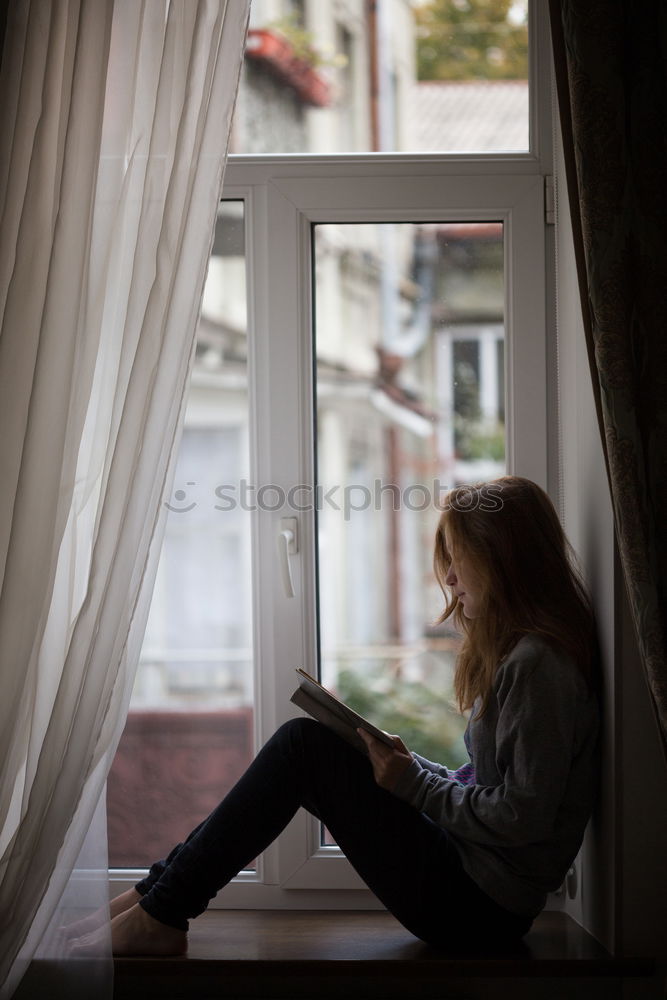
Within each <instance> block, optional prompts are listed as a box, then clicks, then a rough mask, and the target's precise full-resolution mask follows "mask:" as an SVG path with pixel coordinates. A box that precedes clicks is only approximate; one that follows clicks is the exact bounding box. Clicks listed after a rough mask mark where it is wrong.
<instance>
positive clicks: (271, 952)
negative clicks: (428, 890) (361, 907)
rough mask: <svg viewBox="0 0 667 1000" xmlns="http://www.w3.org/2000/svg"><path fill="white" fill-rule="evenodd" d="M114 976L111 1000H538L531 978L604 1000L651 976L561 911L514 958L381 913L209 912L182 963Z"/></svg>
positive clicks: (120, 968)
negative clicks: (452, 950)
mask: <svg viewBox="0 0 667 1000" xmlns="http://www.w3.org/2000/svg"><path fill="white" fill-rule="evenodd" d="M471 934H472V935H474V929H471ZM115 973H116V974H115V982H116V985H115V992H114V997H115V1000H131V998H134V997H135V996H136V997H139V996H141V997H142V1000H150V998H151V997H156V998H157V997H159V998H160V1000H166V998H172V997H173V998H181V997H186V996H196V997H198V998H199V1000H204V998H206V997H214V996H215V997H219V998H225V997H229V998H231V997H234V998H236V997H257V998H259V997H266V998H283V997H284V998H289V1000H296V998H297V997H304V998H305V997H309V998H311V1000H312V998H317V1000H322V998H325V997H334V996H335V997H338V996H340V997H345V998H346V1000H355V998H357V997H364V998H366V997H382V998H390V997H401V998H402V1000H408V998H409V997H411V996H413V995H414V996H415V997H420V998H426V997H436V996H438V997H443V996H445V994H444V993H443V987H444V986H446V996H447V998H449V997H459V996H461V997H477V996H481V997H483V996H489V997H491V996H493V997H496V996H510V995H511V996H512V997H519V996H524V995H525V996H527V997H529V996H531V995H532V996H546V995H547V994H546V993H544V992H543V991H541V992H539V993H535V992H534V991H535V989H536V986H537V980H549V979H550V980H560V987H559V988H560V989H562V991H563V992H562V994H561V995H567V997H568V1000H572V998H574V997H575V996H579V993H577V992H576V983H575V980H577V981H579V982H588V983H589V984H590V982H591V980H592V979H596V980H599V981H600V986H601V988H602V989H603V990H604V991H606V992H600V993H599V995H600V996H612V995H613V993H612V992H610V989H611V985H610V984H616V983H620V982H621V981H622V980H623V979H627V978H629V977H651V976H652V974H653V963H652V962H651V961H649V960H646V959H629V958H620V959H619V958H614V957H612V956H610V955H609V954H608V953H607V952H606V951H605V950H604V948H602V947H601V945H600V944H599V943H598V942H597V941H596V940H595V939H594V938H593V937H591V935H590V934H588V933H587V932H586V931H585V930H583V929H582V928H581V927H580V926H579V925H578V924H576V923H575V922H574V921H573V920H571V919H570V918H569V917H567V916H566V915H565V914H562V913H544V914H542V915H541V916H540V917H539V918H538V919H537V920H536V922H535V924H534V926H533V928H532V929H531V931H530V933H529V934H528V935H527V936H526V938H525V939H524V941H523V942H522V945H521V947H519V948H517V949H516V950H514V951H512V952H506V953H504V954H500V953H499V954H492V955H490V954H469V955H465V956H462V955H460V954H459V955H456V954H447V953H444V952H440V951H436V950H434V949H431V948H429V947H428V946H426V945H424V944H422V943H421V942H419V941H417V940H416V939H415V938H414V937H412V935H411V934H409V933H408V932H407V931H406V930H405V929H404V928H403V927H402V926H401V925H400V924H399V923H398V922H397V921H396V920H395V919H394V918H393V917H392V916H391V915H390V914H388V913H386V912H384V911H373V912H359V911H345V912H341V911H336V912H321V911H284V910H283V911H278V910H210V911H209V912H208V913H205V914H203V915H202V916H201V917H199V918H198V919H197V920H196V921H194V922H193V923H192V925H191V930H190V945H189V951H188V954H187V956H184V957H179V958H119V959H116V960H115ZM563 980H569V981H570V982H569V983H568V984H566V983H564V982H563ZM491 981H493V982H494V983H495V984H496V985H495V986H494V987H493V990H492V992H490V987H489V983H490V982H491ZM603 981H604V983H605V984H606V985H604V986H603ZM503 982H504V983H505V986H504V987H503V985H502V983H503ZM510 984H511V986H510ZM522 984H523V987H525V990H526V992H525V994H524V992H523V991H522ZM531 984H532V985H531ZM459 989H462V990H464V992H459ZM586 990H587V992H585V993H582V994H581V995H582V996H588V997H593V996H597V995H598V994H597V993H595V992H591V991H590V985H589V986H587V987H586ZM531 991H533V992H532V993H531ZM549 995H551V994H549ZM553 995H559V994H558V993H556V994H553Z"/></svg>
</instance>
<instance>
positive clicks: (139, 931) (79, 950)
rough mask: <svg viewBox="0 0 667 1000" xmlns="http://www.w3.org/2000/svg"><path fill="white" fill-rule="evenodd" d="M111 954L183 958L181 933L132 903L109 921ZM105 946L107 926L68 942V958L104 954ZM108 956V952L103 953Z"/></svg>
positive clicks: (185, 947) (185, 940)
mask: <svg viewBox="0 0 667 1000" xmlns="http://www.w3.org/2000/svg"><path fill="white" fill-rule="evenodd" d="M110 927H111V950H112V953H113V954H114V955H184V954H185V953H186V951H187V950H188V938H187V935H186V933H185V931H179V930H177V929H176V928H175V927H169V925H168V924H162V923H160V921H159V920H155V918H154V917H151V916H150V914H148V913H146V911H145V910H144V909H142V908H141V906H138V905H137V904H135V905H134V906H131V907H130V909H128V910H124V911H122V912H121V913H119V914H118V915H117V916H115V917H114V918H113V920H112V921H111V925H110ZM108 946H109V924H105V925H104V926H103V927H100V928H99V929H98V930H96V931H93V932H92V933H91V934H85V935H84V936H83V937H80V938H77V939H76V941H72V942H71V943H70V947H69V949H68V955H69V957H70V958H86V957H90V956H92V955H100V954H104V953H105V951H106V950H107V949H108ZM107 953H108V952H107Z"/></svg>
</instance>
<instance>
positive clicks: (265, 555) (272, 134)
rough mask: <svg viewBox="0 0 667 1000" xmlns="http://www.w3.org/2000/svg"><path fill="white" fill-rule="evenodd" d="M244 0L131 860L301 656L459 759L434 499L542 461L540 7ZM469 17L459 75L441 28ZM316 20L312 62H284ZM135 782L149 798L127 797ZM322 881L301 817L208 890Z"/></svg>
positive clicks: (142, 711)
mask: <svg viewBox="0 0 667 1000" xmlns="http://www.w3.org/2000/svg"><path fill="white" fill-rule="evenodd" d="M482 7H483V8H484V10H487V13H488V19H490V21H491V22H492V23H487V21H482V20H481V14H480V11H481V8H482ZM371 8H373V9H375V11H376V16H375V17H371V15H370V13H369V12H370V11H371ZM447 9H448V10H449V11H450V13H451V14H452V15H453V20H450V25H449V28H448V29H447V30H444V29H442V26H441V24H440V21H439V20H438V19H439V17H440V14H442V13H443V12H445V11H446V10H447ZM466 11H467V15H466V17H467V19H466V17H463V14H464V13H465V12H466ZM485 16H486V15H485ZM252 19H253V20H252V22H251V29H252V31H251V34H250V36H249V39H248V51H247V59H246V62H245V67H244V73H243V80H242V86H241V91H240V94H239V100H238V104H237V112H236V118H235V125H234V138H233V150H234V155H232V156H231V157H230V161H229V164H228V168H227V174H226V180H225V190H224V200H223V202H222V204H221V207H220V213H219V219H218V225H217V228H216V236H215V241H214V247H213V254H212V258H211V265H210V268H209V274H208V279H207V284H206V290H205V295H204V303H203V310H202V317H201V321H200V326H199V332H198V341H197V351H196V357H195V362H194V368H193V375H192V384H191V389H190V397H189V402H188V408H187V412H186V417H185V428H184V433H183V439H182V443H181V450H180V453H179V459H178V466H177V469H176V477H175V481H174V490H173V494H172V496H170V497H166V498H165V503H166V504H167V505H168V507H169V517H168V524H167V530H166V536H165V543H164V548H163V556H162V563H161V566H160V570H159V574H158V581H157V584H156V589H155V596H154V601H153V607H152V609H151V614H150V618H149V624H148V629H147V633H146V640H145V643H144V649H143V651H142V656H141V663H140V667H139V672H138V676H137V684H136V689H135V693H134V695H133V701H132V706H131V711H130V716H129V720H128V727H127V730H126V733H125V735H124V737H123V741H122V742H121V746H120V749H119V755H118V757H117V760H116V763H115V764H114V768H113V770H112V773H111V777H110V781H109V818H110V819H109V822H110V852H111V864H112V866H115V867H117V868H118V869H119V870H122V869H125V870H126V871H125V873H124V874H123V872H122V871H119V873H118V875H117V876H116V877H117V878H118V879H121V878H122V877H125V876H127V877H128V878H129V877H130V873H129V872H128V871H127V869H133V870H134V869H141V868H142V867H145V866H146V865H147V864H148V863H150V861H152V860H154V858H155V857H156V856H163V854H164V851H165V850H167V849H168V848H169V846H171V843H172V842H174V841H175V840H178V839H182V837H183V836H184V835H185V834H186V833H187V832H188V829H189V828H190V826H191V825H192V824H193V823H194V822H196V821H198V820H199V819H200V818H201V815H202V814H203V813H205V812H206V811H207V810H208V809H210V808H212V807H213V806H214V805H215V804H216V803H217V801H218V799H219V797H220V795H221V794H222V793H224V791H225V789H226V788H227V787H228V786H229V784H230V783H231V782H232V781H233V780H234V778H235V776H236V775H237V773H238V772H239V770H240V769H242V768H243V767H244V766H245V765H246V764H247V763H248V762H249V761H250V759H251V758H252V756H253V754H254V752H255V750H256V749H257V747H258V746H259V745H261V743H262V742H264V740H265V739H266V738H267V737H268V736H269V735H270V733H271V732H272V731H273V730H274V729H275V726H276V725H277V724H279V723H280V722H282V721H283V720H284V719H286V718H288V717H290V716H292V715H294V714H295V711H294V708H293V706H292V705H291V704H290V701H289V697H290V695H291V693H292V691H293V689H294V687H295V683H296V682H295V674H294V668H295V667H296V666H302V667H305V668H306V669H308V670H309V671H310V672H311V673H316V674H319V676H320V677H321V678H322V680H323V681H324V682H325V683H327V684H329V685H330V686H332V687H335V688H336V689H337V690H338V691H339V692H340V693H341V694H342V695H343V696H344V697H345V698H347V699H348V700H349V701H350V703H352V704H354V705H355V706H356V707H357V708H358V709H359V710H361V711H362V712H363V713H364V714H368V715H369V716H370V717H373V718H375V721H377V722H378V723H379V724H380V725H382V726H383V727H384V728H388V729H392V730H395V731H399V732H401V734H402V735H403V736H404V738H406V740H407V742H408V743H409V744H410V745H411V746H412V747H413V748H414V749H416V750H418V751H419V752H421V753H424V754H425V755H426V756H431V757H435V758H436V759H439V760H442V761H443V762H444V763H447V764H449V765H450V766H456V764H457V763H459V762H460V760H461V759H462V754H463V752H464V751H463V747H462V742H461V737H462V731H463V722H462V720H461V719H460V718H459V717H458V716H457V714H456V713H455V712H454V710H453V708H452V704H451V702H452V691H451V677H452V670H453V663H454V658H455V653H456V644H457V637H456V636H455V635H454V634H453V633H452V632H451V631H450V630H448V629H446V628H444V627H440V628H437V629H436V628H433V627H432V625H431V622H432V621H433V620H434V619H435V618H436V617H437V615H438V613H439V610H440V595H439V594H438V593H437V591H436V588H435V585H434V581H433V579H432V572H431V566H430V562H431V547H432V538H433V531H434V528H435V524H436V522H437V504H438V500H439V499H440V498H441V496H442V493H443V492H444V490H445V489H447V488H448V487H450V486H453V485H457V484H459V483H462V482H467V481H470V480H472V479H477V478H487V477H489V476H495V475H498V474H501V473H502V471H503V470H505V469H510V470H517V471H520V472H521V473H522V474H525V475H528V476H530V477H531V478H533V479H535V480H536V481H538V482H541V483H543V484H545V483H546V458H545V455H546V404H545V394H546V374H545V369H546V365H545V355H546V346H545V345H546V317H545V311H546V310H545V301H546V291H545V289H546V286H547V284H548V281H549V277H548V275H547V270H546V267H547V265H546V261H547V254H546V246H547V236H546V231H545V221H544V218H545V217H544V204H543V202H544V174H547V173H549V172H550V159H549V156H550V153H549V148H548V147H549V139H550V135H551V128H550V121H549V115H550V107H551V104H550V97H549V93H548V88H545V86H544V79H545V78H546V79H548V70H542V71H541V72H540V66H541V65H542V63H541V62H540V59H539V53H540V52H545V53H548V37H547V36H546V31H547V27H546V24H545V22H544V20H543V19H541V16H540V14H539V12H538V5H537V4H535V5H533V4H530V5H528V4H523V5H522V4H520V3H513V4H511V3H509V2H503V0H498V2H497V3H496V4H488V3H486V4H483V5H481V4H478V3H476V2H475V0H466V2H465V3H463V2H461V3H458V2H455V0H451V2H448V3H445V2H440V0H433V2H430V0H425V2H423V3H419V4H410V3H408V2H405V0H378V3H377V4H375V5H369V4H366V3H365V2H363V0H345V2H342V0H338V2H335V3H334V2H333V0H331V2H329V0H304V2H302V3H300V4H294V3H289V2H287V0H285V2H281V0H273V2H269V0H266V2H262V0H254V2H253V7H252ZM476 19H477V22H476ZM494 19H495V20H494ZM475 22H476V23H477V28H475V27H474V25H475ZM503 25H504V27H503ZM528 28H529V29H530V46H529V45H528V40H527V39H528ZM429 31H430V32H431V35H429V34H428V32H429ZM447 32H449V34H447ZM473 36H474V37H475V38H476V41H475V46H476V48H475V51H476V52H477V58H476V61H475V63H474V74H473V78H472V79H470V78H466V77H465V75H464V76H463V78H462V77H461V73H462V72H463V71H462V70H461V69H460V68H457V67H456V65H455V63H456V53H457V52H458V51H459V49H461V47H462V46H464V40H465V39H467V42H466V44H468V42H470V39H471V38H472V37H473ZM500 36H502V38H503V39H504V41H503V44H502V45H501V44H500V41H498V39H499V38H500ZM522 39H523V40H522ZM276 40H278V43H280V46H282V49H276V48H275V45H274V43H276ZM510 42H511V44H510ZM288 43H289V44H288ZM471 44H472V43H471ZM272 46H274V47H273V48H271V47H272ZM503 46H505V48H503ZM508 46H509V47H508ZM309 47H310V50H311V56H310V57H309V58H310V60H311V63H312V62H313V59H314V57H313V55H312V52H313V51H315V50H317V52H318V53H320V56H321V59H322V60H324V61H320V62H319V64H318V66H317V67H314V66H313V65H311V66H310V70H311V71H312V73H311V74H310V75H309V74H305V75H304V76H303V77H301V78H300V79H297V76H296V75H295V73H294V69H295V67H294V58H295V53H296V52H297V50H301V49H303V50H304V51H306V50H308V48H309ZM529 48H530V51H531V53H532V55H531V57H530V60H529V58H528V51H529ZM431 49H434V50H435V53H436V54H435V55H433V52H431ZM494 49H498V50H499V51H494ZM279 51H282V53H283V54H282V55H279ZM270 52H273V53H274V54H273V55H270ZM445 52H446V53H447V55H446V58H444V57H443V58H444V63H445V64H446V65H444V64H443V59H440V60H439V59H438V58H437V54H438V53H441V54H442V53H445ZM288 56H289V59H288ZM324 57H326V59H325V58H324ZM318 58H320V57H318ZM471 58H472V57H469V61H470V59H471ZM281 59H282V60H283V62H280V60H281ZM285 60H287V62H285ZM290 60H291V61H290ZM464 62H465V60H464ZM504 62H507V64H508V66H509V65H511V67H512V68H511V69H507V67H506V70H505V71H504V72H505V75H503V73H501V72H500V69H499V67H501V65H503V64H504ZM529 63H530V67H531V71H530V73H529V71H528V67H529ZM443 65H444V68H443ZM544 65H545V66H547V67H548V62H544ZM517 66H520V67H521V69H520V71H519V69H517V68H516V67H517ZM429 67H430V68H429ZM288 70H289V72H288ZM313 73H314V75H313ZM436 73H437V74H445V75H444V77H441V76H440V75H436ZM507 73H509V74H510V75H509V76H508V75H507ZM428 74H431V76H429V75H428ZM447 74H449V75H447ZM457 74H459V75H457ZM512 74H518V76H516V77H515V76H513V75H512ZM510 85H511V87H510ZM475 87H477V88H481V89H480V90H479V93H483V94H484V95H485V96H484V98H483V100H481V101H480V103H479V104H478V108H479V109H480V110H479V115H477V112H473V105H472V104H471V103H470V101H471V100H472V97H471V95H472V93H473V90H474V88H475ZM512 87H514V88H515V89H516V92H519V91H521V93H522V95H523V96H522V99H521V101H520V102H519V101H517V102H516V103H513V102H514V97H515V95H514V96H512V100H511V101H510V99H509V96H508V95H509V93H510V90H511V88H512ZM429 88H433V90H434V92H437V94H438V95H439V96H438V97H437V102H438V103H437V104H435V103H430V104H429V101H430V98H429V96H428V94H429ZM418 94H420V95H421V97H420V98H419V100H420V101H422V104H421V105H420V107H421V110H419V111H417V110H415V109H416V104H415V102H416V100H417V95H418ZM443 95H447V96H446V97H444V96H443ZM496 101H497V102H498V103H495V102H496ZM318 102H319V103H318ZM383 102H384V103H383ZM447 102H449V104H447ZM447 108H449V110H447ZM501 108H502V111H501V110H500V109H501ZM429 109H430V110H429ZM531 109H532V110H531ZM476 116H477V117H476ZM530 122H532V123H533V126H532V127H531V128H529V123H530ZM429 123H430V124H429ZM457 123H458V124H457ZM462 123H465V124H466V125H467V127H468V128H469V131H468V132H467V133H465V135H466V136H467V137H466V138H465V139H464V138H461V136H463V135H464V132H463V131H460V130H459V126H460V125H461V124H462ZM503 123H504V124H503ZM420 129H423V130H424V132H423V135H427V134H428V136H429V137H430V138H426V139H425V138H423V137H422V138H421V139H417V138H416V136H417V135H418V132H419V130H420ZM492 129H493V130H495V131H494V135H495V138H493V136H491V131H492ZM419 134H421V133H419ZM508 151H509V152H508ZM464 152H465V153H466V154H467V153H470V154H471V155H464ZM286 519H287V520H286ZM285 527H290V529H292V530H293V531H294V535H295V537H294V546H293V548H294V551H291V552H288V551H287V550H286V549H285V548H284V547H281V545H280V544H279V542H280V539H281V537H282V535H281V533H282V531H284V529H285ZM190 794H191V795H192V802H191V805H186V804H185V803H186V801H187V796H188V795H190ZM146 796H149V797H150V801H151V803H152V808H151V810H144V809H142V810H133V808H132V801H133V799H134V800H139V799H141V801H144V802H145V801H146ZM174 803H177V807H174ZM131 814H134V815H136V816H139V815H142V816H143V815H149V817H150V825H151V829H154V828H156V827H160V826H162V828H163V830H165V835H164V837H163V838H162V840H161V841H160V842H159V843H157V842H154V841H152V840H150V841H149V831H148V830H143V829H138V828H136V825H135V826H132V821H133V815H131ZM186 814H187V815H186ZM162 815H164V816H165V817H167V816H174V815H176V816H177V817H178V823H179V826H178V830H176V829H172V828H171V827H170V828H169V830H168V834H167V832H166V820H165V822H164V823H163V822H162V821H161V820H159V819H156V816H162ZM137 822H138V820H137ZM334 887H335V888H337V889H338V890H339V891H342V890H345V889H355V890H358V889H359V888H360V883H359V882H358V879H357V877H356V875H355V874H354V873H353V872H352V871H351V869H349V866H347V862H345V859H343V858H342V857H341V855H340V853H339V852H338V850H337V848H336V847H335V845H334V844H332V843H331V842H330V839H329V838H328V836H327V834H326V831H322V830H320V828H319V826H318V825H317V824H315V823H314V822H311V820H310V819H309V818H308V817H305V816H299V817H297V819H296V820H295V822H294V823H293V824H292V826H291V827H290V829H289V830H288V831H287V832H286V834H285V835H284V836H283V838H282V839H281V840H280V841H279V843H278V844H276V845H274V847H272V848H271V849H270V850H269V851H267V852H266V853H265V855H264V856H263V857H261V858H259V859H257V860H256V863H255V865H254V867H253V869H252V870H251V871H248V872H247V873H245V874H244V876H243V877H242V878H241V879H240V884H239V885H238V886H236V887H234V892H237V893H240V894H241V895H238V894H237V895H234V893H233V892H230V890H227V891H226V893H225V894H224V898H225V899H227V900H240V901H241V902H244V901H246V900H247V899H248V898H250V897H252V899H253V900H254V905H262V904H263V902H264V901H265V900H270V901H271V902H270V904H269V905H276V899H278V901H279V903H280V905H295V906H298V905H299V893H296V894H293V893H292V894H291V893H287V894H286V895H285V894H284V890H285V889H304V890H311V891H315V890H322V891H328V890H330V889H333V888H334ZM243 893H245V894H246V895H243ZM248 893H249V894H250V896H248V895H247V894H248ZM323 899H324V900H325V901H326V897H323ZM355 899H363V897H362V896H361V895H357V896H356V897H355ZM348 902H349V905H353V904H352V900H351V899H350V900H349V901H348ZM223 903H224V899H223Z"/></svg>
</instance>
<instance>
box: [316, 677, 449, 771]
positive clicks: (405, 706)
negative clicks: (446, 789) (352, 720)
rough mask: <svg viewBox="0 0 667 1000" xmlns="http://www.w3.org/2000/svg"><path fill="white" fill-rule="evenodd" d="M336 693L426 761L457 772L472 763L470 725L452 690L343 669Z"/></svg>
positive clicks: (351, 706) (398, 678)
mask: <svg viewBox="0 0 667 1000" xmlns="http://www.w3.org/2000/svg"><path fill="white" fill-rule="evenodd" d="M336 689H337V692H338V694H339V696H340V697H341V698H342V699H343V701H345V702H346V704H348V705H349V706H350V708H353V709H354V710H355V711H356V712H359V714H360V715H363V716H365V717H366V718H367V719H369V721H371V722H373V723H374V724H375V725H376V726H379V728H380V729H384V730H385V731H386V732H388V733H397V734H398V735H399V736H400V737H401V739H402V740H403V742H404V743H405V744H406V746H408V747H409V748H410V749H411V750H414V751H416V752H417V753H419V754H421V755H422V756H423V757H427V758H428V759H429V760H434V761H437V762H438V763H440V764H445V765H446V766H447V767H451V768H456V767H459V766H460V765H461V764H462V763H463V762H464V761H465V760H467V754H466V750H465V745H464V743H463V732H464V730H465V726H466V720H465V719H464V718H463V717H462V716H461V715H459V713H458V712H457V711H456V709H455V708H454V707H453V705H452V700H451V699H452V691H451V688H449V687H448V688H446V689H444V690H433V689H432V688H431V687H426V686H425V685H424V684H420V683H415V682H411V681H405V680H403V679H401V678H400V677H396V676H393V675H391V674H389V673H388V672H387V671H385V670H383V669H380V670H378V669H377V668H376V669H371V670H369V671H364V673H363V674H361V675H360V674H359V673H358V672H357V671H352V670H341V672H340V673H339V675H338V682H337V684H336ZM380 690H381V693H380Z"/></svg>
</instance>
